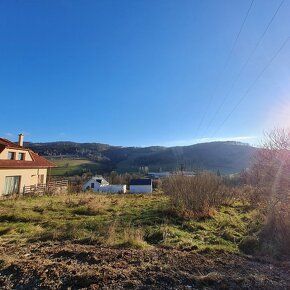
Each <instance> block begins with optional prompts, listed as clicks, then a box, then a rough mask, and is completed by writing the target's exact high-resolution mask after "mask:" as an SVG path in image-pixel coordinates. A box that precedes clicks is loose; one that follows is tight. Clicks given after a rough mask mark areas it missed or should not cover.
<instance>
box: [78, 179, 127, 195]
mask: <svg viewBox="0 0 290 290" xmlns="http://www.w3.org/2000/svg"><path fill="white" fill-rule="evenodd" d="M92 183H94V185H95V186H94V188H91V184H92ZM88 187H89V188H91V190H92V191H93V192H103V193H119V192H122V193H125V192H126V185H123V184H110V185H100V184H99V182H97V181H95V180H93V179H90V180H89V181H87V182H86V183H85V184H84V185H83V190H86V189H87V188H88Z"/></svg>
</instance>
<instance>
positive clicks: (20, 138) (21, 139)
mask: <svg viewBox="0 0 290 290" xmlns="http://www.w3.org/2000/svg"><path fill="white" fill-rule="evenodd" d="M23 140H24V135H23V134H19V135H18V145H19V146H21V147H23Z"/></svg>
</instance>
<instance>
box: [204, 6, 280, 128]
mask: <svg viewBox="0 0 290 290" xmlns="http://www.w3.org/2000/svg"><path fill="white" fill-rule="evenodd" d="M284 2H285V0H282V1H281V2H280V4H279V6H278V8H277V9H276V11H275V13H274V14H273V15H272V17H271V19H270V21H269V22H268V24H267V26H266V28H265V29H264V31H263V32H262V34H261V36H260V37H259V39H258V41H257V43H256V45H255V46H254V48H253V50H252V51H251V53H250V54H249V56H248V58H247V59H246V61H245V63H244V64H243V65H242V67H241V69H240V71H239V72H238V74H237V76H236V78H234V80H233V81H232V83H231V86H230V89H229V90H228V91H227V93H226V94H225V95H224V97H223V99H222V102H221V103H220V105H219V106H218V108H217V110H216V111H215V113H214V115H213V117H212V118H211V119H210V121H209V123H208V126H207V129H206V130H208V129H209V128H210V127H211V125H212V123H213V121H214V120H215V118H216V116H217V115H218V113H219V112H220V111H221V109H222V107H223V106H224V105H225V102H226V100H227V99H228V97H229V95H230V93H231V91H232V89H233V88H234V86H235V84H236V82H237V81H238V80H239V78H240V77H241V75H242V73H243V71H244V69H245V68H246V67H247V65H248V64H249V62H250V60H251V58H252V56H253V55H254V54H255V52H256V50H257V48H258V47H259V45H260V43H261V42H262V40H263V38H264V36H265V35H266V33H267V31H268V30H269V27H270V26H271V24H272V22H273V21H274V19H275V17H276V15H277V14H278V12H279V10H280V8H281V7H282V5H283V3H284Z"/></svg>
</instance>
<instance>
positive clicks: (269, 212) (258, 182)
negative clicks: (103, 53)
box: [248, 128, 290, 252]
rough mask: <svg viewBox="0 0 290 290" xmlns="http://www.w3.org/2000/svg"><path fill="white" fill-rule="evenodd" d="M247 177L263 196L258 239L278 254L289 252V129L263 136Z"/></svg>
mask: <svg viewBox="0 0 290 290" xmlns="http://www.w3.org/2000/svg"><path fill="white" fill-rule="evenodd" d="M248 176H249V179H250V182H251V183H252V184H253V185H255V186H256V187H258V188H259V189H262V191H260V192H262V193H263V196H262V200H263V201H264V202H263V204H264V205H265V207H264V209H265V226H264V229H263V231H262V237H263V238H265V239H267V240H268V241H272V242H274V244H275V245H276V246H277V249H279V251H282V252H286V251H287V252H290V249H289V243H290V128H288V129H279V128H276V129H274V130H272V131H270V132H268V133H266V134H265V140H264V143H263V146H262V148H261V149H260V150H258V152H257V154H256V156H255V158H254V160H253V164H252V166H251V168H250V171H249V174H248Z"/></svg>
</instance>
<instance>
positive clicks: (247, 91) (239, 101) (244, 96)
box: [211, 36, 290, 138]
mask: <svg viewBox="0 0 290 290" xmlns="http://www.w3.org/2000/svg"><path fill="white" fill-rule="evenodd" d="M289 40H290V36H288V37H287V38H286V40H285V41H284V42H283V43H282V45H281V46H280V47H279V49H278V50H277V51H276V52H275V54H274V55H273V56H272V58H271V59H270V60H269V62H268V63H267V64H266V65H265V66H264V67H263V69H262V70H261V71H260V73H259V74H258V76H257V77H256V78H255V79H254V81H253V82H252V83H251V84H250V85H249V87H248V88H247V90H246V91H245V93H244V94H243V95H242V97H241V98H240V99H239V100H238V102H237V103H236V104H235V106H234V107H233V108H232V110H231V111H230V112H229V114H228V115H227V116H226V117H225V118H224V119H223V121H222V123H221V124H220V126H219V127H218V128H217V129H216V130H215V131H214V133H213V134H212V135H211V138H212V137H214V136H215V135H216V133H218V132H219V130H220V129H221V128H222V127H223V125H224V124H225V123H226V122H227V121H228V119H229V118H230V117H231V115H232V114H233V113H234V111H235V110H236V109H237V108H238V107H239V105H240V104H241V103H242V102H243V101H244V99H245V98H246V97H247V96H248V94H249V92H250V91H251V90H252V89H253V87H254V86H255V84H256V83H257V81H258V80H259V79H260V78H261V77H262V76H263V74H264V73H265V71H266V70H267V69H268V67H269V66H270V65H271V64H272V63H273V61H274V60H275V59H276V58H277V56H278V55H279V54H280V52H281V51H282V50H283V48H284V47H285V46H286V44H287V43H288V41H289Z"/></svg>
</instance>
